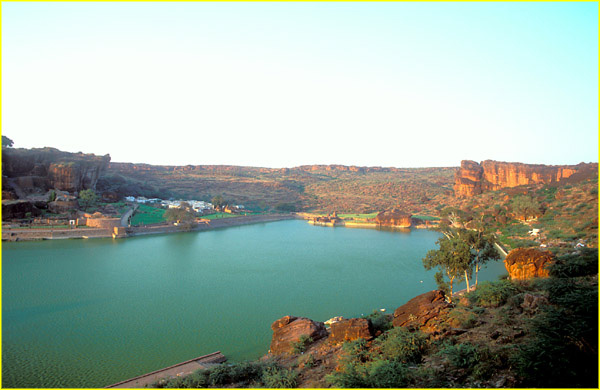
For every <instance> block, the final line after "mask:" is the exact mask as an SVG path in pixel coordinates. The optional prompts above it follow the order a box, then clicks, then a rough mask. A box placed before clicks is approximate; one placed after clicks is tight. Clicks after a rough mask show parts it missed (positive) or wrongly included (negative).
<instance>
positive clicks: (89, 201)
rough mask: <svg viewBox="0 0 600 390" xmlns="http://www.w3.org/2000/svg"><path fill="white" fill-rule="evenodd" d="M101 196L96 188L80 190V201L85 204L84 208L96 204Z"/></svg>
mask: <svg viewBox="0 0 600 390" xmlns="http://www.w3.org/2000/svg"><path fill="white" fill-rule="evenodd" d="M98 199H100V197H99V196H98V194H96V191H94V190H91V189H89V190H81V191H79V203H80V204H81V205H82V206H83V209H84V210H87V209H88V208H89V207H90V206H93V205H95V204H96V203H97V202H98Z"/></svg>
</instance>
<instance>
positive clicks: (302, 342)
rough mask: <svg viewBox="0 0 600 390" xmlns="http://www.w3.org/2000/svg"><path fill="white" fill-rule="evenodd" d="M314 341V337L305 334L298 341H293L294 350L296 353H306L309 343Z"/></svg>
mask: <svg viewBox="0 0 600 390" xmlns="http://www.w3.org/2000/svg"><path fill="white" fill-rule="evenodd" d="M312 342H313V339H312V337H309V336H308V335H306V334H303V335H301V336H300V337H299V338H298V341H292V352H293V353H295V354H299V353H304V351H306V348H307V347H308V345H309V344H310V343H312Z"/></svg>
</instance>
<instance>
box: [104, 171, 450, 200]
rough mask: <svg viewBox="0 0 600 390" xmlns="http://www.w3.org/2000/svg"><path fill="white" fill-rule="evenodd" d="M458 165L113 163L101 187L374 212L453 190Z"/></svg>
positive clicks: (132, 192) (131, 192)
mask: <svg viewBox="0 0 600 390" xmlns="http://www.w3.org/2000/svg"><path fill="white" fill-rule="evenodd" d="M455 171H456V168H406V169H401V168H382V167H356V166H343V165H305V166H300V167H295V168H283V169H270V168H256V167H238V166H214V165H199V166H192V165H188V166H155V165H148V164H129V163H111V164H110V166H109V167H108V169H107V171H106V173H105V174H104V175H103V176H102V177H101V178H100V182H99V185H98V188H99V189H101V190H107V191H114V192H117V193H119V194H121V195H143V196H150V197H154V196H157V197H167V198H168V197H170V196H173V197H184V198H185V197H187V198H193V199H202V200H210V199H211V198H212V197H214V196H216V195H222V196H223V197H224V198H225V199H227V200H228V201H231V202H233V203H235V204H243V205H245V206H246V207H249V208H252V209H255V210H261V209H262V210H264V209H269V208H271V209H273V208H275V209H277V208H279V209H282V208H283V209H286V211H289V210H290V209H294V210H298V211H300V210H311V211H318V212H333V211H338V212H344V211H346V212H373V211H380V210H384V209H387V208H390V207H395V206H401V207H402V208H403V209H406V210H409V211H410V212H415V211H418V210H420V209H421V208H422V204H423V203H431V204H435V200H436V199H438V198H440V197H443V196H451V195H452V180H453V175H454V172H455Z"/></svg>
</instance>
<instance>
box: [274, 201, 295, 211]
mask: <svg viewBox="0 0 600 390" xmlns="http://www.w3.org/2000/svg"><path fill="white" fill-rule="evenodd" d="M275 210H276V211H281V212H285V213H293V212H296V211H298V206H296V204H294V203H285V202H281V203H277V204H276V205H275Z"/></svg>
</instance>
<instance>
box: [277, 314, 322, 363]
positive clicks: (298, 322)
mask: <svg viewBox="0 0 600 390" xmlns="http://www.w3.org/2000/svg"><path fill="white" fill-rule="evenodd" d="M271 329H273V338H272V340H271V351H270V352H271V353H272V354H273V355H280V354H284V353H292V351H293V349H294V346H293V344H294V343H295V342H297V341H298V340H300V337H301V336H307V337H310V338H312V339H313V341H316V340H318V339H322V338H324V337H327V335H328V333H327V329H325V325H324V324H323V323H322V322H316V321H313V320H311V319H308V318H304V317H294V316H285V317H282V318H280V319H278V320H277V321H275V322H273V323H272V324H271Z"/></svg>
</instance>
